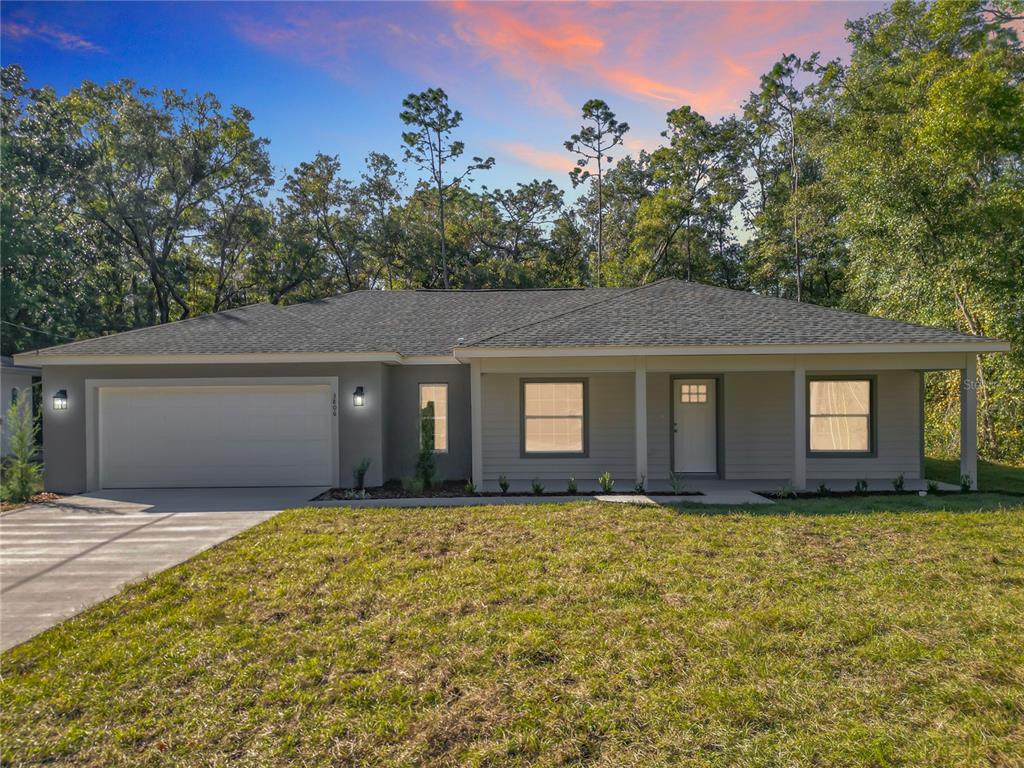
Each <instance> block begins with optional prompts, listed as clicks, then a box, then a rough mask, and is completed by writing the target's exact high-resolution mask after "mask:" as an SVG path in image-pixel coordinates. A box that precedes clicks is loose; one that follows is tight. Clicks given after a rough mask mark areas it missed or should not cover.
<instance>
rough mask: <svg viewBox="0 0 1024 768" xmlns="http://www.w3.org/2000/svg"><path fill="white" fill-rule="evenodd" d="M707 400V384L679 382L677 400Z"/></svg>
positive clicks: (685, 401) (694, 401)
mask: <svg viewBox="0 0 1024 768" xmlns="http://www.w3.org/2000/svg"><path fill="white" fill-rule="evenodd" d="M707 401H708V385H707V384H680V385H679V402H681V403H706V402H707Z"/></svg>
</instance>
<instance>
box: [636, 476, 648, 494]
mask: <svg viewBox="0 0 1024 768" xmlns="http://www.w3.org/2000/svg"><path fill="white" fill-rule="evenodd" d="M633 491H634V492H635V493H645V492H646V491H647V475H640V479H639V480H638V481H637V482H635V483H634V484H633Z"/></svg>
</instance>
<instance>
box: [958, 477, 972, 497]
mask: <svg viewBox="0 0 1024 768" xmlns="http://www.w3.org/2000/svg"><path fill="white" fill-rule="evenodd" d="M960 490H961V492H963V493H970V491H971V476H970V475H960Z"/></svg>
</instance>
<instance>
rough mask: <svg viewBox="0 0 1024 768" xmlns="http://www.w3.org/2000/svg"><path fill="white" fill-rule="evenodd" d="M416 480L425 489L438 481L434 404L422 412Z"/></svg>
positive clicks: (428, 404) (427, 406)
mask: <svg viewBox="0 0 1024 768" xmlns="http://www.w3.org/2000/svg"><path fill="white" fill-rule="evenodd" d="M415 474H416V479H417V480H419V481H420V483H421V484H422V487H423V488H429V487H430V486H432V485H433V484H434V483H435V482H436V481H437V466H436V465H435V464H434V404H433V403H432V402H430V403H427V404H426V406H425V407H424V408H423V409H422V410H421V411H420V450H419V453H418V454H416V473H415Z"/></svg>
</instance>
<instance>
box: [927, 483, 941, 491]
mask: <svg viewBox="0 0 1024 768" xmlns="http://www.w3.org/2000/svg"><path fill="white" fill-rule="evenodd" d="M938 492H939V484H938V483H936V482H935V481H934V480H929V481H928V493H938Z"/></svg>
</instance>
